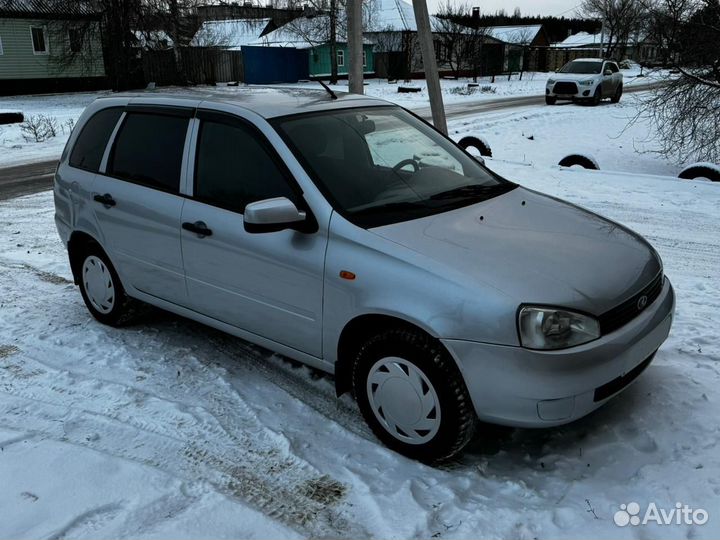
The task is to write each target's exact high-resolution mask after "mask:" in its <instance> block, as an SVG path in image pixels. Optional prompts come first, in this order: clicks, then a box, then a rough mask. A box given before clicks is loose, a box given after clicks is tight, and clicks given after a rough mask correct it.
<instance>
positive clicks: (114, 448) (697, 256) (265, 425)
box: [0, 160, 720, 538]
mask: <svg viewBox="0 0 720 540" xmlns="http://www.w3.org/2000/svg"><path fill="white" fill-rule="evenodd" d="M489 163H490V166H491V167H493V168H495V169H496V170H497V171H498V172H500V173H502V174H504V175H505V176H507V177H509V178H512V179H515V180H517V181H519V182H521V183H522V184H524V185H527V186H528V187H531V188H535V189H539V190H541V191H545V192H548V193H551V194H553V195H557V196H560V197H564V198H567V199H569V200H572V201H574V202H576V203H578V204H580V205H583V206H585V207H588V208H590V209H592V210H595V211H598V212H600V213H602V214H605V215H607V216H608V217H611V218H614V219H616V220H618V221H620V222H622V223H624V224H626V225H629V226H630V227H632V228H634V229H636V230H637V231H639V232H640V233H642V234H644V235H645V236H646V237H647V238H648V239H649V240H650V241H651V242H652V243H653V244H654V245H655V246H656V248H657V249H658V251H659V252H660V254H661V256H662V257H663V260H664V262H665V270H666V273H667V275H668V276H669V277H670V279H671V280H672V281H673V284H674V285H675V288H676V292H677V298H678V305H677V317H676V321H675V323H674V327H673V330H672V333H671V336H670V338H669V340H668V341H667V342H666V343H665V345H664V346H663V347H662V348H661V349H660V351H659V352H658V354H657V357H656V360H655V362H654V363H653V364H652V365H651V367H650V368H649V369H648V370H647V371H646V372H645V374H644V375H643V376H642V377H641V378H640V379H639V380H638V381H637V383H636V384H634V385H633V386H631V387H630V388H629V389H628V390H627V391H626V392H625V393H624V394H622V395H621V396H620V397H619V398H617V399H616V400H614V401H613V402H611V403H610V404H609V405H608V406H606V407H604V408H603V409H601V410H599V411H597V412H596V413H594V414H593V415H591V416H590V417H588V418H585V419H583V420H581V421H579V422H576V423H574V424H572V425H570V426H565V427H561V428H555V429H549V430H540V431H532V430H497V431H488V432H486V433H485V434H484V435H481V436H480V437H478V438H477V439H476V441H474V442H473V443H472V445H471V446H470V448H469V450H468V451H467V452H466V453H465V454H464V455H463V456H462V457H461V458H459V459H458V460H456V461H455V462H452V463H450V464H448V465H446V466H444V467H441V468H437V469H433V468H429V467H426V466H423V465H421V464H418V463H415V462H412V461H409V460H406V459H404V458H402V457H400V456H398V455H395V454H393V453H391V452H390V451H388V450H386V449H385V448H384V447H383V446H381V445H380V444H379V443H377V441H375V440H374V438H373V437H372V435H370V434H369V433H368V431H367V429H366V428H365V427H364V425H363V423H362V419H361V418H360V415H359V413H358V412H357V410H356V408H355V405H354V403H353V402H352V401H351V400H350V399H349V398H347V396H345V397H343V399H340V400H336V399H335V397H334V388H333V385H332V381H331V380H329V379H328V378H327V377H323V376H319V375H317V374H315V373H313V372H311V371H310V370H309V369H307V368H304V367H297V366H294V365H292V364H290V363H289V362H287V361H284V360H283V359H281V358H279V357H277V356H274V355H271V354H269V353H267V352H266V351H264V350H261V349H259V348H257V347H254V346H252V345H249V344H247V343H245V342H243V341H241V340H238V339H235V338H231V337H228V336H226V335H223V334H221V333H219V332H216V331H214V330H211V329H208V328H205V327H203V326H201V325H199V324H196V323H192V322H189V321H186V320H182V319H179V318H177V317H174V316H171V315H168V314H165V313H161V312H158V311H155V310H149V311H148V312H147V313H145V314H144V315H143V317H142V318H141V319H140V320H139V321H138V322H137V324H135V325H133V326H130V327H127V328H124V329H121V330H117V329H111V328H107V327H103V326H101V325H99V324H98V323H96V322H95V321H94V320H93V319H91V318H90V316H89V315H88V313H87V312H86V310H85V308H84V306H83V304H82V301H81V299H80V295H79V293H78V291H77V289H76V288H75V287H74V286H73V285H72V284H71V283H70V282H69V280H70V273H69V268H68V265H67V262H66V257H65V254H64V253H63V250H62V246H61V245H60V243H59V241H58V239H57V236H56V233H55V230H54V225H53V209H52V198H51V195H50V193H47V192H46V193H40V194H36V195H32V196H29V197H24V198H17V199H13V200H11V201H2V202H0V225H1V227H2V230H3V234H2V236H0V486H2V489H0V515H2V516H3V517H4V519H3V520H0V537H2V538H11V537H12V538H16V537H23V538H28V537H52V538H63V537H72V538H108V537H123V538H130V537H131V538H169V537H173V538H193V537H204V538H229V537H262V538H269V537H273V538H287V537H297V536H311V535H312V536H318V535H323V536H340V537H361V536H373V537H382V538H396V537H431V536H435V537H443V538H467V537H516V538H545V537H564V538H576V537H593V538H608V537H622V538H634V537H648V536H652V537H654V538H678V537H688V538H716V537H718V536H720V446H718V443H719V442H720V414H719V413H720V340H718V328H720V280H718V273H719V272H720V235H718V230H720V185H718V184H711V183H704V182H688V181H680V180H676V179H673V178H668V177H653V176H643V175H619V174H613V173H605V172H600V173H597V172H584V171H574V170H560V169H556V168H550V167H547V166H537V165H536V166H528V165H522V164H513V163H510V162H502V161H497V160H496V161H490V162H489ZM608 271H612V269H608ZM631 501H635V502H638V503H640V505H641V506H642V507H645V506H647V505H648V504H649V503H650V502H655V503H656V504H657V505H658V506H661V507H664V508H668V509H671V508H673V506H674V504H675V503H676V502H678V501H680V502H682V503H684V504H689V505H690V506H692V507H694V508H703V509H705V510H707V511H708V512H709V514H710V520H709V522H708V523H707V524H706V525H704V526H701V527H700V526H698V527H691V526H686V525H671V526H664V527H657V526H646V527H645V528H643V527H634V528H633V527H626V528H618V527H616V526H615V525H614V523H613V519H612V518H613V514H614V512H615V511H616V510H617V509H618V507H619V505H620V504H622V503H629V502H631Z"/></svg>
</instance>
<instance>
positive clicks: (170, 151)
mask: <svg viewBox="0 0 720 540" xmlns="http://www.w3.org/2000/svg"><path fill="white" fill-rule="evenodd" d="M188 122H189V118H187V117H180V116H170V115H165V114H155V113H146V112H137V113H134V112H130V113H128V114H127V116H126V117H125V121H124V122H123V125H122V127H121V128H120V130H119V132H118V134H117V137H116V139H115V145H114V147H113V151H112V153H111V156H110V159H109V162H108V170H107V174H108V175H110V176H114V177H116V178H120V179H123V180H128V181H130V182H135V183H138V184H142V185H145V186H148V187H152V188H156V189H160V190H163V191H169V192H172V193H177V192H179V189H180V170H181V168H182V157H183V148H184V146H185V137H186V135H187V128H188Z"/></svg>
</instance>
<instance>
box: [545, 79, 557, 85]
mask: <svg viewBox="0 0 720 540" xmlns="http://www.w3.org/2000/svg"><path fill="white" fill-rule="evenodd" d="M547 83H548V84H555V79H548V82H547Z"/></svg>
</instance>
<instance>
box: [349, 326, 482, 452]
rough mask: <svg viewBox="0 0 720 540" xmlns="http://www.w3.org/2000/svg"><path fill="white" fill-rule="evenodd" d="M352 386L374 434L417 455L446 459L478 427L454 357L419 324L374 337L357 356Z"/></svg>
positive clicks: (393, 447)
mask: <svg viewBox="0 0 720 540" xmlns="http://www.w3.org/2000/svg"><path fill="white" fill-rule="evenodd" d="M353 391H354V393H355V398H356V399H357V402H358V406H359V407H360V411H361V412H362V414H363V416H364V417H365V421H366V422H367V423H368V425H369V426H370V428H371V429H372V430H373V432H374V433H375V435H376V436H377V437H378V438H379V439H380V440H381V441H383V442H384V443H385V444H386V445H387V446H388V447H390V448H392V449H393V450H395V451H397V452H399V453H401V454H404V455H406V456H408V457H411V458H413V459H419V460H421V461H425V462H435V461H439V460H443V459H447V458H449V457H451V456H452V455H454V454H456V453H457V452H459V451H460V450H462V448H463V447H464V446H465V445H466V444H467V443H468V441H469V440H470V438H471V437H472V435H473V433H474V431H475V426H476V423H477V417H476V415H475V411H474V409H473V407H472V403H471V401H470V396H469V394H468V391H467V388H466V386H465V382H464V380H463V378H462V375H461V374H460V371H459V370H458V368H457V366H456V365H455V362H454V361H453V359H452V358H451V357H450V355H449V354H448V352H447V351H446V350H445V348H444V347H443V346H442V345H441V344H440V343H438V342H437V341H435V340H434V339H432V338H431V337H429V336H427V335H425V334H423V333H422V332H419V331H416V330H409V329H391V330H387V331H385V332H382V333H380V334H378V335H376V336H374V337H372V338H370V339H369V340H368V341H367V342H366V343H365V344H364V345H363V346H362V347H361V349H360V351H359V352H358V354H357V356H356V359H355V364H354V368H353Z"/></svg>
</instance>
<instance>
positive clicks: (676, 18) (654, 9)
mask: <svg viewBox="0 0 720 540" xmlns="http://www.w3.org/2000/svg"><path fill="white" fill-rule="evenodd" d="M641 2H642V4H643V8H644V10H645V13H646V14H647V18H646V21H647V23H646V26H645V28H646V32H647V37H648V39H649V40H650V41H652V42H654V43H656V44H657V45H658V46H659V48H660V54H661V57H662V60H663V63H664V64H669V63H673V62H677V60H678V58H679V54H680V48H681V42H680V39H681V37H682V32H683V28H684V27H685V26H686V24H687V23H688V21H689V20H690V17H691V16H692V14H693V13H695V12H696V11H697V9H698V7H699V0H641Z"/></svg>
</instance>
